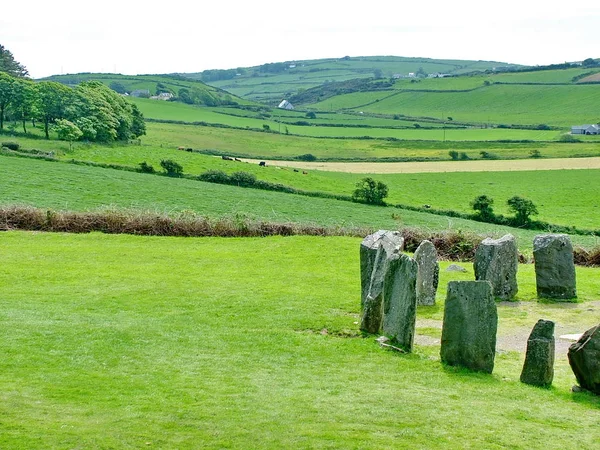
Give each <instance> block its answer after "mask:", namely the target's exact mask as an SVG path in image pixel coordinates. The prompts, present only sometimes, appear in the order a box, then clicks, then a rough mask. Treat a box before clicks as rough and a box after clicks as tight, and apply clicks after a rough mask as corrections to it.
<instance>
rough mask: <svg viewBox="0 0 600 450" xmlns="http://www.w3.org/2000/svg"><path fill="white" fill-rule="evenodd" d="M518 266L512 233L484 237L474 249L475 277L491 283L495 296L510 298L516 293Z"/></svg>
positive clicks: (517, 256)
mask: <svg viewBox="0 0 600 450" xmlns="http://www.w3.org/2000/svg"><path fill="white" fill-rule="evenodd" d="M518 268H519V251H518V249H517V242H516V240H515V237H514V236H513V235H512V234H507V235H505V236H503V237H501V238H500V239H490V238H487V239H484V240H483V241H482V242H481V244H479V246H478V247H477V250H475V260H474V262H473V269H474V271H475V279H476V280H487V281H489V282H490V283H492V289H493V293H494V296H495V297H496V298H499V299H502V300H510V299H512V298H513V297H514V296H515V295H516V294H517V291H518V287H517V270H518Z"/></svg>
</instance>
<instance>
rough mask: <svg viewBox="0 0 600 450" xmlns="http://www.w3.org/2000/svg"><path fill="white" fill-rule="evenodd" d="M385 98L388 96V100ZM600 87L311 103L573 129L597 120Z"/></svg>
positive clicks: (495, 88)
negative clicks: (574, 126) (580, 124)
mask: <svg viewBox="0 0 600 450" xmlns="http://www.w3.org/2000/svg"><path fill="white" fill-rule="evenodd" d="M384 97H385V98H384ZM599 101H600V86H596V85H571V86H569V85H564V86H542V85H531V86H530V85H507V84H505V85H502V84H496V85H490V86H484V87H482V88H479V89H476V90H474V91H471V92H443V91H439V92H414V91H400V92H397V93H396V94H395V95H393V96H387V97H386V95H384V93H382V92H372V93H371V94H370V95H369V94H368V93H366V92H361V93H356V94H344V95H340V96H336V97H332V98H329V99H327V100H326V101H323V102H321V103H316V104H313V105H310V107H312V108H315V109H320V110H324V111H331V110H341V109H354V110H361V111H365V112H373V113H382V114H390V115H392V114H404V115H410V116H423V117H434V118H444V117H447V116H449V117H452V118H453V119H454V120H458V121H466V122H478V123H495V124H528V125H536V124H548V125H553V126H560V127H570V126H571V125H573V124H578V123H595V121H597V108H596V106H597V104H598V102H599Z"/></svg>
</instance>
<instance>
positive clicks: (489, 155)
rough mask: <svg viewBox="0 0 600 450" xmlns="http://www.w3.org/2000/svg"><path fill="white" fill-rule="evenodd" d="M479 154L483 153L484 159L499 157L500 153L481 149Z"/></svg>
mask: <svg viewBox="0 0 600 450" xmlns="http://www.w3.org/2000/svg"><path fill="white" fill-rule="evenodd" d="M479 154H480V155H481V158H482V159H498V155H496V154H494V153H489V152H486V151H481V152H479Z"/></svg>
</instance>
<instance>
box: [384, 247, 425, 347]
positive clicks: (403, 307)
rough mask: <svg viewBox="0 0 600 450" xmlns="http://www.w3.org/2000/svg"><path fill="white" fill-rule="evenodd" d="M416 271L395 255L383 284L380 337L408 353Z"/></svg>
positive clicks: (408, 260) (414, 310) (404, 258)
mask: <svg viewBox="0 0 600 450" xmlns="http://www.w3.org/2000/svg"><path fill="white" fill-rule="evenodd" d="M417 270H418V269H417V263H416V262H415V260H414V259H412V258H410V257H409V256H408V255H406V254H404V253H400V254H396V255H395V256H393V257H392V258H391V259H390V261H389V267H388V271H387V274H386V277H385V282H384V286H385V287H384V303H383V305H384V311H383V334H384V335H385V336H387V337H389V338H390V339H391V340H392V341H393V342H394V343H395V344H396V345H397V346H398V347H400V348H402V349H403V350H406V351H407V352H410V351H411V350H412V346H413V341H414V336H415V323H416V320H417V294H416V283H417Z"/></svg>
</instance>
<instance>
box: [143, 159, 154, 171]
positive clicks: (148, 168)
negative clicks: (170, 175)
mask: <svg viewBox="0 0 600 450" xmlns="http://www.w3.org/2000/svg"><path fill="white" fill-rule="evenodd" d="M140 172H142V173H155V172H156V170H154V167H152V166H151V165H150V164H148V163H147V162H146V161H144V162H141V163H140Z"/></svg>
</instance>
